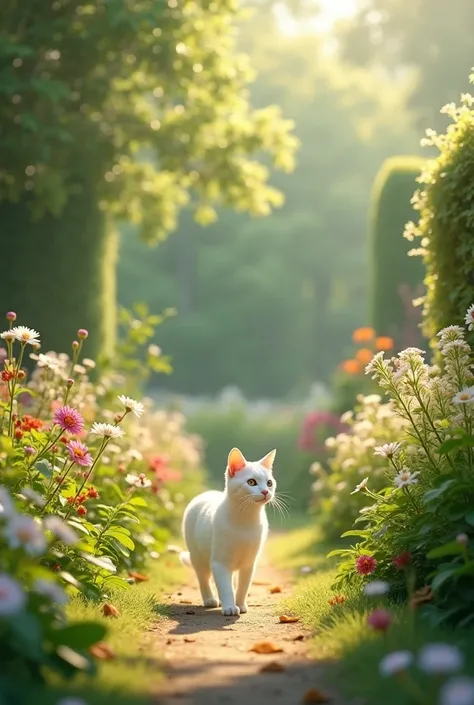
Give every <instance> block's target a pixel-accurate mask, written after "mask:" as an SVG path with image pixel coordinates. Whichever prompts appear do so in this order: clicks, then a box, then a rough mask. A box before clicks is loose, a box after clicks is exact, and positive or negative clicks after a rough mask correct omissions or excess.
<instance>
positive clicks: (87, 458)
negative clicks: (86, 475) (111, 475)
mask: <svg viewBox="0 0 474 705" xmlns="http://www.w3.org/2000/svg"><path fill="white" fill-rule="evenodd" d="M66 450H67V452H68V453H69V457H70V458H71V460H73V461H74V462H75V463H77V464H78V465H82V466H83V467H85V468H88V467H90V466H91V465H92V456H91V454H90V453H89V448H88V447H87V446H86V445H84V443H81V441H69V443H68V444H67V445H66Z"/></svg>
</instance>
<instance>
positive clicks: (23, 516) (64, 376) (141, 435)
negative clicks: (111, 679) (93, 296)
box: [0, 312, 200, 701]
mask: <svg viewBox="0 0 474 705" xmlns="http://www.w3.org/2000/svg"><path fill="white" fill-rule="evenodd" d="M15 319H16V315H15V314H14V313H13V312H10V313H8V314H7V320H8V321H9V326H10V327H9V328H8V330H5V331H4V332H3V333H2V334H1V336H0V337H1V339H2V341H3V343H4V346H5V347H2V348H0V355H1V358H2V361H3V371H2V373H1V383H0V384H1V386H0V400H1V401H0V413H1V415H2V416H1V423H2V434H1V436H0V473H1V480H0V482H1V487H0V559H1V563H0V629H1V632H2V640H1V646H0V653H1V656H2V660H1V666H0V699H1V698H3V697H5V698H6V699H7V701H8V699H9V698H14V696H15V693H16V692H17V691H18V689H23V688H28V687H30V686H35V685H37V684H39V683H42V682H44V681H45V679H47V678H48V674H49V673H51V672H57V673H59V674H60V675H61V676H64V677H70V676H72V675H73V674H74V673H75V672H77V671H86V672H88V673H92V672H93V671H94V662H93V659H92V656H91V654H90V652H89V649H90V647H91V646H92V645H93V644H95V643H96V642H98V641H100V640H101V639H102V638H103V636H104V634H105V628H104V626H103V625H102V624H98V623H95V622H86V623H81V622H79V623H74V624H69V623H68V621H67V619H66V615H65V611H64V606H65V604H66V603H67V601H68V599H69V597H70V596H71V595H74V594H76V595H77V594H82V595H83V596H84V597H85V598H86V599H88V600H96V601H104V602H107V600H108V599H109V598H110V597H111V596H112V595H113V594H114V593H115V592H116V591H117V590H127V589H130V586H131V585H132V584H133V583H134V582H137V581H141V580H144V579H146V576H145V575H143V566H144V564H145V561H146V560H147V559H149V558H152V559H153V558H155V559H156V558H158V557H159V554H160V552H161V551H162V550H163V548H164V546H165V542H166V541H167V539H168V537H169V535H170V532H171V530H173V529H174V528H175V527H176V523H177V518H178V516H179V515H180V513H181V507H182V504H183V502H184V500H185V499H186V495H187V496H189V494H190V493H192V492H193V491H194V490H195V488H196V485H197V484H198V483H199V472H198V469H199V464H200V450H199V444H198V443H197V440H196V438H194V437H192V436H189V435H187V434H185V433H184V431H183V421H184V419H183V418H182V416H181V415H178V414H167V413H165V412H163V411H157V410H153V409H152V407H151V404H150V403H149V402H147V401H144V402H139V401H136V400H134V399H133V398H131V397H130V396H128V393H130V392H129V390H130V389H131V388H133V384H132V381H133V378H132V377H131V375H130V374H127V372H126V370H127V369H132V374H133V376H135V372H134V371H133V370H134V369H135V367H134V365H133V364H131V363H133V360H132V359H130V355H132V354H133V355H137V354H138V348H139V347H140V345H143V344H146V342H147V340H148V338H149V335H150V334H151V335H152V334H153V332H154V331H153V327H152V326H150V325H149V323H150V321H147V322H145V323H146V324H147V325H145V324H143V325H142V322H140V321H138V320H137V319H136V318H133V317H132V318H131V321H130V322H131V326H130V330H129V333H128V334H127V335H128V338H127V339H126V342H127V345H126V346H125V347H126V350H127V353H128V356H129V357H124V356H123V355H121V354H120V351H123V349H124V346H122V347H120V346H119V347H118V354H117V360H116V364H115V366H114V367H111V366H110V365H109V366H106V367H105V372H104V373H98V372H97V370H95V369H94V368H95V363H94V362H93V361H92V360H88V359H87V358H82V352H83V347H84V344H85V341H86V339H87V331H85V330H79V331H78V333H77V340H75V341H73V343H72V355H71V356H68V355H66V354H56V353H52V352H51V353H48V354H46V355H45V354H43V353H40V352H39V343H40V335H39V333H37V332H36V331H34V330H33V329H31V328H27V327H24V326H17V325H13V324H14V323H15V322H16V321H15ZM139 328H142V330H141V333H140V336H139V337H138V339H137V336H136V335H135V333H133V330H135V331H136V330H137V329H139ZM143 329H145V332H144V331H143ZM130 331H132V332H130ZM146 331H148V332H146ZM150 331H151V332H150ZM133 341H135V343H136V344H133V345H132V344H131V343H132V342H133ZM148 354H151V355H152V356H153V355H155V353H154V351H149V353H148ZM28 355H29V356H30V358H32V360H33V362H34V363H36V366H35V369H34V371H33V372H32V373H31V376H30V377H29V376H28V373H27V371H26V370H25V369H24V368H23V363H24V362H25V360H27V356H28ZM161 364H162V363H160V365H161ZM163 364H165V365H166V362H164V363H163ZM160 365H158V366H160ZM144 369H146V364H145V363H141V371H142V372H143V370H144ZM124 370H125V372H124ZM93 375H95V379H94V380H93V381H92V380H91V376H93ZM120 392H123V393H120ZM183 477H184V478H186V484H184V483H182V482H180V481H181V480H182V478H183ZM183 488H184V490H183Z"/></svg>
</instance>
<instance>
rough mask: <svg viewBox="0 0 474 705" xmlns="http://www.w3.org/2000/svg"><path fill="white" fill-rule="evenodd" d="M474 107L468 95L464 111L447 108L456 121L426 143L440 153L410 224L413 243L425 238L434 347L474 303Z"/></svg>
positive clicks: (427, 317) (428, 320)
mask: <svg viewBox="0 0 474 705" xmlns="http://www.w3.org/2000/svg"><path fill="white" fill-rule="evenodd" d="M472 80H473V77H471V81H472ZM473 102H474V101H473V98H472V97H471V96H470V95H469V94H465V95H463V97H462V99H461V105H460V106H459V107H456V106H455V105H454V104H450V105H448V106H446V107H445V108H444V112H445V113H446V114H447V115H448V117H449V118H450V119H451V124H450V125H449V127H448V128H447V130H446V132H445V133H443V134H437V133H436V132H434V131H433V130H428V131H427V138H426V140H425V143H426V144H427V145H428V146H434V147H436V148H437V150H438V152H439V154H438V156H437V157H436V159H433V160H431V161H430V162H428V164H427V166H426V169H425V171H424V172H423V175H422V177H421V179H420V181H421V184H422V186H421V188H420V191H419V192H418V195H417V199H416V201H415V208H416V210H418V211H419V219H418V222H417V223H416V224H413V223H410V224H409V225H408V226H407V229H406V233H405V236H406V237H407V238H408V239H409V240H413V239H414V238H419V239H420V240H419V243H420V247H418V248H417V249H416V251H417V252H418V254H421V255H422V256H423V259H424V262H425V266H426V280H425V283H426V298H425V302H424V308H423V316H424V332H425V334H426V336H427V337H429V338H431V345H432V347H435V346H436V333H437V331H438V330H440V329H441V328H444V327H445V326H447V325H449V324H450V323H452V322H455V323H461V316H460V311H463V310H466V309H467V307H468V306H469V304H470V303H471V301H472V264H473V257H474V245H473V240H472V237H471V231H472V227H473V224H474V221H473V214H472V208H471V202H472V193H473V190H472V189H473V187H472V179H473V176H474V159H473V154H474V131H473V127H474V109H473V107H472V106H473Z"/></svg>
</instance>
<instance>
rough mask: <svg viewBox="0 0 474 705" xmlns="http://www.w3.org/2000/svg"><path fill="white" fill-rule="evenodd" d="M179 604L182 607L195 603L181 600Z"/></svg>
mask: <svg viewBox="0 0 474 705" xmlns="http://www.w3.org/2000/svg"><path fill="white" fill-rule="evenodd" d="M179 604H180V605H192V604H193V603H192V601H191V600H180V601H179Z"/></svg>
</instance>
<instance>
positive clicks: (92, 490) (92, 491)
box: [87, 487, 99, 499]
mask: <svg viewBox="0 0 474 705" xmlns="http://www.w3.org/2000/svg"><path fill="white" fill-rule="evenodd" d="M87 494H88V495H89V498H90V499H97V498H98V497H99V493H98V492H97V490H96V489H95V487H89V489H88V491H87Z"/></svg>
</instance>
